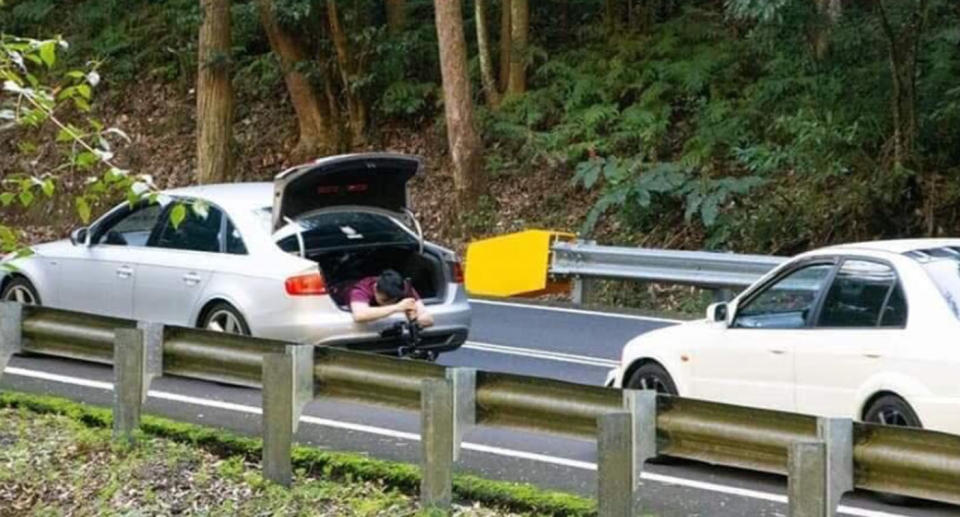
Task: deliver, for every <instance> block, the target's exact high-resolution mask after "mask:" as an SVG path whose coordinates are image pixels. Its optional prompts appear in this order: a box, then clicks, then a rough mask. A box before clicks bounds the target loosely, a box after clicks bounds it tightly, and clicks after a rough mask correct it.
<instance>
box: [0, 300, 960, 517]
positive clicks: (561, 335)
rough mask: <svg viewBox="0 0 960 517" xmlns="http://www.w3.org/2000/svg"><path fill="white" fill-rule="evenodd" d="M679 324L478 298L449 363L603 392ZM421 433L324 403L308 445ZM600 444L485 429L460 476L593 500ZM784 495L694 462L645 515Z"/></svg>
mask: <svg viewBox="0 0 960 517" xmlns="http://www.w3.org/2000/svg"><path fill="white" fill-rule="evenodd" d="M674 323H675V322H674V321H670V320H662V319H656V318H646V317H640V316H634V315H616V314H610V313H592V312H589V311H578V310H571V309H562V308H549V307H540V306H524V305H517V304H504V303H499V302H483V301H476V303H474V324H473V330H472V334H471V337H470V339H471V341H470V342H468V344H467V345H466V346H465V347H464V348H463V349H462V350H460V351H458V352H455V353H452V354H447V355H444V356H442V357H441V359H440V362H441V363H443V364H447V365H451V366H471V367H475V368H479V369H484V370H497V371H503V372H510V373H520V374H526V375H537V376H542V377H553V378H558V379H563V380H568V381H574V382H581V383H585V384H600V383H602V382H603V380H604V379H605V377H606V372H607V370H608V369H609V368H610V366H611V365H612V364H613V362H614V361H615V360H616V358H617V357H618V355H619V352H620V347H621V346H622V345H623V343H625V342H626V341H627V340H628V339H630V338H631V337H633V336H635V335H637V334H640V333H643V332H647V331H650V330H653V329H656V328H659V327H663V326H665V325H671V324H674ZM111 382H112V371H111V369H110V368H109V367H104V366H101V365H92V364H88V363H81V362H76V361H68V360H60V359H48V358H38V357H17V358H14V360H13V361H12V362H11V364H10V366H8V368H7V371H6V373H5V375H4V377H3V379H2V380H0V388H9V389H15V390H19V391H26V392H35V393H49V394H55V395H61V396H66V397H69V398H72V399H75V400H76V399H79V400H83V401H87V402H90V403H96V404H102V405H109V404H110V403H111V400H112V393H111V391H110V390H111V389H112V385H111ZM259 405H260V392H259V391H258V390H251V389H246V388H237V387H231V386H224V385H219V384H211V383H205V382H200V381H192V380H188V379H180V378H163V379H159V380H158V381H155V382H154V384H153V385H152V387H151V391H150V396H149V399H148V402H147V406H146V411H147V412H149V413H154V414H159V415H164V416H168V417H171V418H174V419H177V420H183V421H189V422H195V423H201V424H205V425H213V426H219V427H223V428H228V429H232V430H235V431H238V432H242V433H248V434H258V433H259V425H260V417H259ZM418 431H419V416H418V415H417V414H416V413H412V412H403V411H395V410H391V409H387V408H382V407H374V406H364V405H357V404H351V403H342V402H333V401H314V402H313V403H311V404H310V405H308V407H307V408H306V411H305V413H304V417H303V419H302V420H301V425H300V429H299V431H298V434H297V440H298V441H300V442H302V443H308V444H313V445H316V446H319V447H325V448H330V449H335V450H348V451H359V452H363V453H366V454H370V455H371V456H375V457H380V458H385V459H393V460H399V461H406V462H413V463H415V462H417V461H418V458H419V443H418V439H419V438H418ZM595 447H596V446H595V444H594V443H593V442H591V441H584V440H576V439H570V438H564V437H555V436H550V435H546V434H537V433H527V432H515V431H506V430H502V429H494V428H487V427H478V428H476V429H473V430H471V431H470V432H468V433H467V435H466V436H465V443H464V453H463V455H462V457H461V461H460V463H459V464H458V468H459V469H460V470H462V471H464V472H471V473H475V474H479V475H481V476H484V477H488V478H493V479H503V480H511V481H521V482H530V483H534V484H537V485H539V486H543V487H546V488H553V489H559V490H566V491H572V492H577V493H581V494H584V495H588V496H589V495H592V494H593V492H594V489H595V484H596V464H595V461H596V450H595ZM785 493H786V480H785V478H784V477H782V476H774V475H767V474H759V473H754V472H749V471H744V470H738V469H728V468H719V467H713V466H709V465H705V464H700V463H694V462H684V463H681V464H678V465H648V466H647V467H646V468H645V474H644V479H643V494H644V495H643V498H644V507H645V510H646V511H648V512H650V513H653V514H658V515H665V516H673V515H677V516H694V515H703V516H728V515H729V516H743V515H762V516H776V515H786V511H787V506H786V504H785V502H786V496H785ZM841 514H842V515H859V516H876V517H881V516H886V515H917V516H941V515H958V516H960V508H957V507H951V506H945V505H939V504H935V503H917V504H916V505H913V506H910V507H894V506H888V505H884V504H881V503H879V502H878V501H876V500H875V499H873V498H872V497H871V496H870V495H869V494H861V493H856V494H851V495H848V496H846V497H845V498H844V500H843V503H842V508H841Z"/></svg>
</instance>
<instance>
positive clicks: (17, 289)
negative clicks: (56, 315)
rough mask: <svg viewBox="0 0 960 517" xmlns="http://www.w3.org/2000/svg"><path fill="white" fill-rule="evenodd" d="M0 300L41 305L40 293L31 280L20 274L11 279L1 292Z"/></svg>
mask: <svg viewBox="0 0 960 517" xmlns="http://www.w3.org/2000/svg"><path fill="white" fill-rule="evenodd" d="M0 300H3V301H5V302H17V303H22V304H23V305H40V295H39V294H37V290H36V288H34V287H33V284H31V283H30V281H29V280H27V279H26V278H23V277H22V276H18V277H16V278H14V279H13V280H11V281H10V283H8V284H7V285H6V287H4V288H3V293H0Z"/></svg>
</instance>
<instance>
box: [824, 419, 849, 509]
mask: <svg viewBox="0 0 960 517" xmlns="http://www.w3.org/2000/svg"><path fill="white" fill-rule="evenodd" d="M817 438H818V439H820V440H822V441H823V442H824V443H826V446H827V497H826V499H825V501H826V503H827V504H828V505H829V506H828V510H829V513H828V515H835V514H836V511H837V507H838V506H840V499H841V498H842V497H843V494H844V493H845V492H849V491H851V490H853V420H851V419H849V418H818V419H817Z"/></svg>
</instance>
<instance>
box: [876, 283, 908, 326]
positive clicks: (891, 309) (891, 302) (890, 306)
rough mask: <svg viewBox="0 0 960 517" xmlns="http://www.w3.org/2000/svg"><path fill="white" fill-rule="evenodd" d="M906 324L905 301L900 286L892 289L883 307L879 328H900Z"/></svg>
mask: <svg viewBox="0 0 960 517" xmlns="http://www.w3.org/2000/svg"><path fill="white" fill-rule="evenodd" d="M906 324H907V299H906V297H905V296H903V289H902V288H901V287H900V284H897V285H895V286H894V287H893V291H892V292H891V293H890V298H888V299H887V304H886V305H884V306H883V315H881V316H880V326H881V327H902V326H904V325H906Z"/></svg>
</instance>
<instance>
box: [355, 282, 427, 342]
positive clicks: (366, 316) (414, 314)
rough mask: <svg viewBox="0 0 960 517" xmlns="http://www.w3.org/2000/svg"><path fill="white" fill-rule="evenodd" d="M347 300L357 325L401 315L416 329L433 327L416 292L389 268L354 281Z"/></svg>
mask: <svg viewBox="0 0 960 517" xmlns="http://www.w3.org/2000/svg"><path fill="white" fill-rule="evenodd" d="M348 299H349V301H350V311H351V312H352V313H353V320H354V321H356V322H357V323H366V322H370V321H375V320H378V319H381V318H386V317H387V316H390V315H391V314H395V313H398V312H402V313H406V315H407V317H408V318H409V319H411V320H413V321H416V322H417V324H419V325H420V327H424V328H425V327H429V326H431V325H433V316H432V315H431V314H430V313H429V312H428V311H427V308H426V306H424V304H423V302H422V301H421V300H420V296H419V295H418V294H417V291H416V290H415V289H414V288H413V286H408V285H407V283H406V282H405V281H404V280H403V277H401V276H400V273H397V272H396V271H394V270H392V269H387V270H385V271H384V272H383V273H380V276H379V277H375V276H368V277H366V278H362V279H360V280H358V281H357V283H355V284H354V285H353V287H351V288H350V292H349V296H348Z"/></svg>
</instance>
